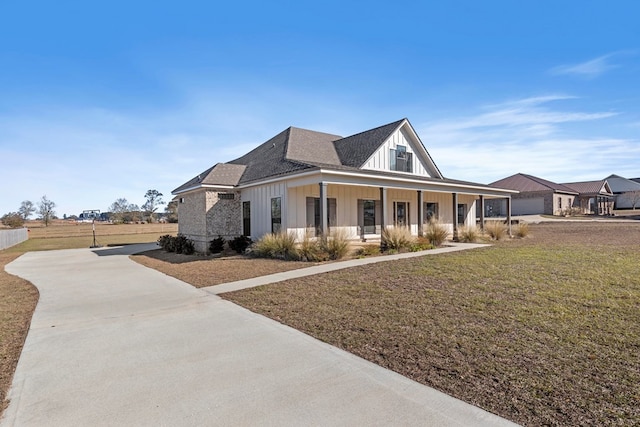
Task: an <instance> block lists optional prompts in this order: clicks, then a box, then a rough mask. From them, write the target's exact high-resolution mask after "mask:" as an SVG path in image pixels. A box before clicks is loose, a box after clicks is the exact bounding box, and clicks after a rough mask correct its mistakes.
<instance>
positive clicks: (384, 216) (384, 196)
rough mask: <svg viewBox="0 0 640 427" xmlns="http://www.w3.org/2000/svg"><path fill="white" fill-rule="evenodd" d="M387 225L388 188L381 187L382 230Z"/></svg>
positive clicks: (381, 230) (382, 230)
mask: <svg viewBox="0 0 640 427" xmlns="http://www.w3.org/2000/svg"><path fill="white" fill-rule="evenodd" d="M386 227H387V189H386V188H385V187H380V232H381V233H383V232H384V230H385V228H386Z"/></svg>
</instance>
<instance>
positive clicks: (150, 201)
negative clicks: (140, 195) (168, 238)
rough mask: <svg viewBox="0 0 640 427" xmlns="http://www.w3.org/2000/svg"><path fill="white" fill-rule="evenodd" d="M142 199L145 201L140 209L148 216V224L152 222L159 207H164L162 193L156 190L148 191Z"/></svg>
mask: <svg viewBox="0 0 640 427" xmlns="http://www.w3.org/2000/svg"><path fill="white" fill-rule="evenodd" d="M144 198H145V199H146V200H147V201H146V202H145V204H144V205H142V209H143V210H144V211H145V213H146V214H147V215H148V216H149V222H153V214H154V213H155V211H157V210H158V207H159V206H160V205H164V201H163V200H162V193H161V192H159V191H158V190H149V191H147V193H146V194H145V195H144Z"/></svg>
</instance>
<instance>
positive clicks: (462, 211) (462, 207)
mask: <svg viewBox="0 0 640 427" xmlns="http://www.w3.org/2000/svg"><path fill="white" fill-rule="evenodd" d="M466 218H467V205H466V204H459V205H458V225H464V220H465V219H466Z"/></svg>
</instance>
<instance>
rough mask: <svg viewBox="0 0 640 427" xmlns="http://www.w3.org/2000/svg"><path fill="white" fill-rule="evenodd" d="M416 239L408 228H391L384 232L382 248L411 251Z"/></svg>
mask: <svg viewBox="0 0 640 427" xmlns="http://www.w3.org/2000/svg"><path fill="white" fill-rule="evenodd" d="M414 242H415V237H413V236H412V235H411V230H410V229H409V228H408V227H389V228H385V229H383V230H382V248H383V249H384V250H393V251H400V250H403V249H411V247H412V246H413V244H414Z"/></svg>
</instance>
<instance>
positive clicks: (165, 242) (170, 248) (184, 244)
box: [158, 234, 195, 255]
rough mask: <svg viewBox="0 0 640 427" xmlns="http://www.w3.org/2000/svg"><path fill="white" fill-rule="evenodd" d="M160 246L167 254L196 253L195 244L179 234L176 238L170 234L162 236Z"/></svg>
mask: <svg viewBox="0 0 640 427" xmlns="http://www.w3.org/2000/svg"><path fill="white" fill-rule="evenodd" d="M158 245H160V247H161V248H162V249H164V250H165V251H167V252H175V253H177V254H185V255H192V254H193V253H194V252H195V245H194V244H193V242H192V241H191V240H189V239H188V238H187V237H186V236H183V235H182V234H178V235H177V236H175V237H174V236H171V235H169V234H165V235H164V236H160V238H159V239H158Z"/></svg>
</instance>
